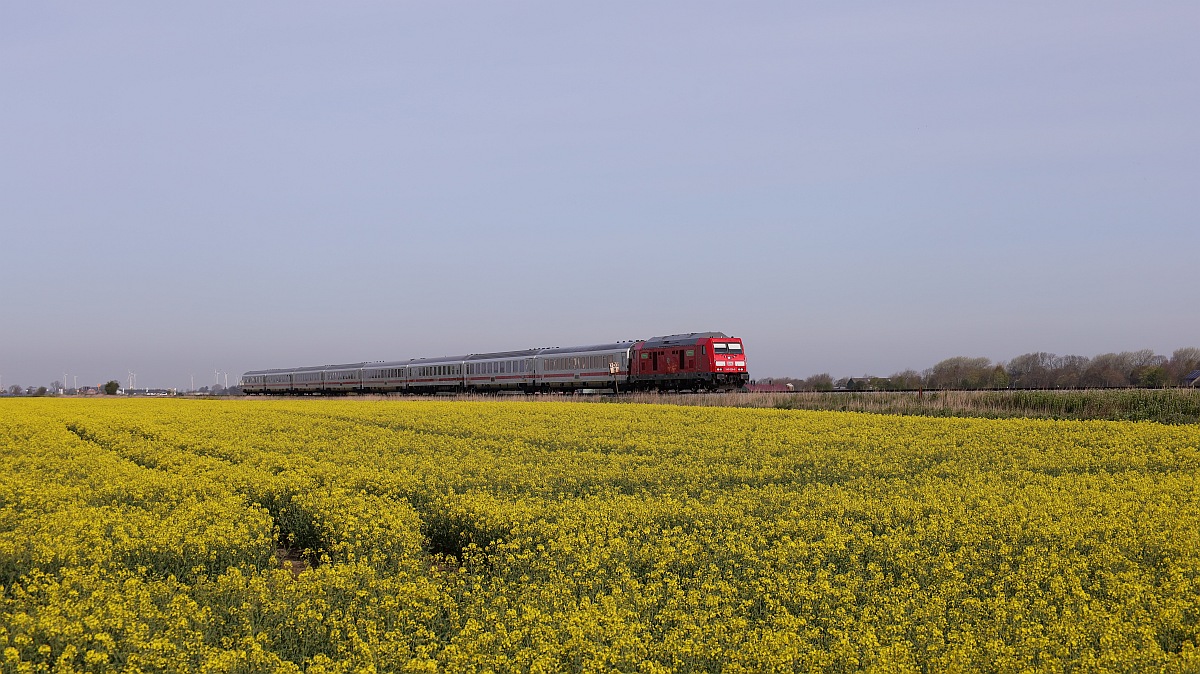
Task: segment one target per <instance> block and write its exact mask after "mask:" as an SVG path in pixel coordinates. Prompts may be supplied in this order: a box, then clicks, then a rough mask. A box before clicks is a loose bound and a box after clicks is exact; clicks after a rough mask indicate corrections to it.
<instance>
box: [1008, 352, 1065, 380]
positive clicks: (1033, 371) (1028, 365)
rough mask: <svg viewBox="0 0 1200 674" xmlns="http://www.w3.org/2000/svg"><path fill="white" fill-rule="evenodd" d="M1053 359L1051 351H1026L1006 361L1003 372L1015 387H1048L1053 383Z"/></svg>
mask: <svg viewBox="0 0 1200 674" xmlns="http://www.w3.org/2000/svg"><path fill="white" fill-rule="evenodd" d="M1054 361H1055V356H1054V354H1052V353H1046V352H1045V351H1039V352H1037V353H1026V354H1022V355H1020V356H1017V357H1016V358H1013V359H1012V360H1010V361H1008V367H1006V368H1005V372H1007V373H1008V379H1009V382H1010V383H1011V384H1012V385H1013V386H1015V387H1017V388H1048V387H1050V386H1052V385H1053V378H1054V374H1053V371H1054Z"/></svg>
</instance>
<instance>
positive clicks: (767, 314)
mask: <svg viewBox="0 0 1200 674" xmlns="http://www.w3.org/2000/svg"><path fill="white" fill-rule="evenodd" d="M1198 30H1200V5H1197V4H1196V3H1195V2H1190V1H1188V2H1154V1H1151V2H1144V3H1129V2H1107V1H1100V2H1096V1H1092V0H1089V1H1087V2H1082V1H1074V0H1065V1H1063V2H1055V3H1044V2H1030V1H1017V2H1008V3H961V2H917V3H894V2H882V1H864V2H856V3H844V2H801V3H798V2H747V3H729V2H705V1H694V0H693V1H689V2H673V1H663V2H652V3H632V2H618V3H563V2H526V1H514V2H503V3H498V2H473V1H470V0H465V1H462V2H453V3H446V2H436V3H435V2H377V3H376V2H353V1H351V2H342V3H316V2H206V3H157V2H120V1H117V2H108V3H68V2H44V3H40V2H39V3H6V4H4V5H3V6H2V7H0V91H2V92H3V94H2V96H0V206H2V208H0V273H2V274H3V279H4V280H3V281H0V383H2V384H3V386H5V387H7V386H9V385H11V384H14V383H16V384H23V385H35V386H36V385H46V384H49V383H50V382H51V381H52V380H55V379H61V378H62V376H63V374H67V375H68V376H69V377H72V378H75V377H77V378H78V381H79V383H80V385H83V384H85V383H87V384H95V383H99V382H103V381H107V380H109V379H118V380H120V381H122V382H125V381H126V380H127V373H128V372H130V371H132V372H136V373H137V375H138V378H137V384H138V386H139V387H184V388H186V387H188V386H190V385H191V382H193V381H194V382H195V385H196V386H200V385H202V384H211V383H213V380H214V372H225V373H229V377H230V380H231V383H232V381H233V380H234V379H235V378H236V376H237V375H239V374H240V373H242V372H244V371H246V370H251V369H259V368H270V367H287V366H299V365H310V364H322V363H338V362H354V361H364V360H391V359H404V358H410V357H426V356H436V355H450V354H461V353H471V352H486V351H498V350H506V349H516V348H526V347H535V346H567V345H575V344H592V343H598V342H607V341H617V340H625V339H643V338H647V337H651V336H655V335H663V334H673V333H682V332H693V331H709V330H716V331H722V332H725V333H727V334H731V335H735V336H739V337H742V338H743V340H744V341H745V344H746V350H747V356H748V364H749V369H750V372H751V375H752V376H754V377H768V376H799V377H803V376H807V375H811V374H815V373H819V372H829V373H832V374H834V375H835V376H847V375H862V374H875V375H886V374H890V373H892V372H896V371H899V370H903V369H907V368H913V369H917V370H920V369H923V368H926V367H929V366H931V365H933V364H934V363H936V362H937V361H939V360H942V359H944V358H947V357H951V356H958V355H963V356H972V357H978V356H984V357H988V358H991V359H993V360H1006V359H1009V358H1012V357H1013V356H1016V355H1019V354H1022V353H1027V352H1030V351H1051V352H1055V353H1059V354H1066V353H1072V354H1079V355H1087V356H1091V355H1095V354H1098V353H1103V352H1109V351H1123V350H1134V349H1143V348H1149V349H1154V350H1156V351H1158V352H1159V353H1163V354H1166V355H1169V354H1170V352H1171V351H1172V350H1173V349H1175V348H1179V347H1183V346H1200V312H1198V310H1197V303H1196V300H1197V298H1198V297H1200V292H1198V291H1197V289H1198V288H1200V283H1198V281H1197V279H1198V274H1197V271H1198V270H1200V223H1198V222H1197V213H1198V212H1200V210H1198V208H1197V206H1198V205H1200V204H1198V201H1200V189H1198V186H1200V124H1197V122H1196V120H1198V119H1200V77H1197V73H1200V40H1197V39H1196V35H1197V34H1198ZM68 383H70V382H68Z"/></svg>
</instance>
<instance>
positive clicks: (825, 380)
mask: <svg viewBox="0 0 1200 674" xmlns="http://www.w3.org/2000/svg"><path fill="white" fill-rule="evenodd" d="M803 388H804V390H806V391H832V390H833V377H831V376H829V373H828V372H822V373H821V374H814V375H813V376H811V377H809V378H808V379H805V380H804V383H803Z"/></svg>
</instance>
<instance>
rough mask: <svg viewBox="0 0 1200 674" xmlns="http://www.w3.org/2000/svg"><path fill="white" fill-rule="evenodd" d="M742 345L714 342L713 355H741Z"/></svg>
mask: <svg viewBox="0 0 1200 674" xmlns="http://www.w3.org/2000/svg"><path fill="white" fill-rule="evenodd" d="M741 352H742V345H741V344H738V343H737V342H714V343H713V353H741Z"/></svg>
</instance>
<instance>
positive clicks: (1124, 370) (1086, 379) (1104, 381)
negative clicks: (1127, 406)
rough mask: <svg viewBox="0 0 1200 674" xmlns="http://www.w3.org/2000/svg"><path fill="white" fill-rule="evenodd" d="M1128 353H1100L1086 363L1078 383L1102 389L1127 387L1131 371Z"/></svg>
mask: <svg viewBox="0 0 1200 674" xmlns="http://www.w3.org/2000/svg"><path fill="white" fill-rule="evenodd" d="M1128 356H1129V354H1128V352H1126V353H1102V354H1100V355H1099V356H1096V357H1095V358H1093V359H1092V361H1091V362H1090V363H1088V366H1087V369H1086V370H1084V371H1083V376H1081V377H1080V380H1079V383H1080V385H1081V386H1089V387H1093V388H1104V387H1109V386H1129V372H1130V370H1132V369H1133V367H1132V364H1131V363H1130V359H1129V357H1128Z"/></svg>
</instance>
